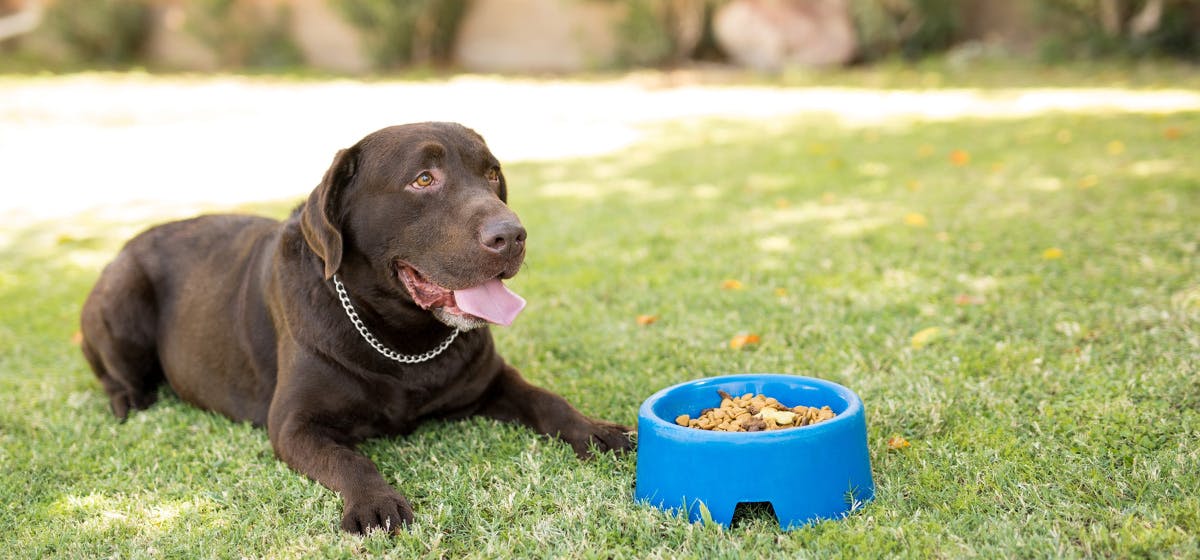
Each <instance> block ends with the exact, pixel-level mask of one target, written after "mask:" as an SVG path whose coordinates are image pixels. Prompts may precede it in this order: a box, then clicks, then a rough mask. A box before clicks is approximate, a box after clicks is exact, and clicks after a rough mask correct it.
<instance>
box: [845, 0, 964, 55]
mask: <svg viewBox="0 0 1200 560" xmlns="http://www.w3.org/2000/svg"><path fill="white" fill-rule="evenodd" d="M960 4H961V3H960V2H956V1H954V0H851V2H850V10H851V14H852V16H853V17H854V22H855V26H856V27H857V28H858V35H859V45H860V49H859V50H860V53H861V56H862V57H863V58H864V59H867V60H872V59H878V58H883V57H885V56H890V55H892V54H894V53H897V52H899V53H901V54H903V55H904V56H905V58H909V59H916V58H921V57H924V56H928V55H930V54H934V53H937V52H941V51H943V50H946V49H947V48H949V47H950V46H952V45H953V44H954V42H955V41H956V40H958V39H959V34H960V32H961V29H962V22H961V21H960V10H961V6H960Z"/></svg>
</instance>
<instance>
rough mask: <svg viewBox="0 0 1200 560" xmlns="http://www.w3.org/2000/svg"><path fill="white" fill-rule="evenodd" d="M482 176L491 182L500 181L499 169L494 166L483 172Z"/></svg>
mask: <svg viewBox="0 0 1200 560" xmlns="http://www.w3.org/2000/svg"><path fill="white" fill-rule="evenodd" d="M483 176H484V178H486V179H487V180H488V181H490V182H492V183H498V182H500V170H499V169H496V168H495V167H493V168H491V169H489V170H487V173H484V174H483Z"/></svg>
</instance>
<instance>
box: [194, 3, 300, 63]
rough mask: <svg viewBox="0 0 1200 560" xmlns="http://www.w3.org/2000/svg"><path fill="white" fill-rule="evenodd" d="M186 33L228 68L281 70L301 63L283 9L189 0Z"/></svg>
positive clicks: (282, 7) (287, 13) (286, 12)
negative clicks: (197, 40)
mask: <svg viewBox="0 0 1200 560" xmlns="http://www.w3.org/2000/svg"><path fill="white" fill-rule="evenodd" d="M187 16H188V17H187V24H186V28H187V31H188V32H189V33H191V34H192V35H193V36H195V37H196V38H197V39H199V40H200V41H201V42H202V43H204V44H205V46H207V47H208V48H210V49H212V51H213V52H214V53H215V54H216V55H217V58H218V59H219V60H220V62H221V64H222V65H224V66H227V67H235V68H237V67H251V68H281V67H289V66H297V65H299V64H300V63H301V62H303V57H302V56H301V54H300V49H299V48H297V47H296V44H295V43H294V42H293V41H292V40H291V37H290V36H289V32H288V26H287V23H288V19H289V17H290V13H289V11H288V9H287V8H286V7H284V6H271V7H268V6H266V5H264V6H255V5H253V4H252V3H248V2H239V1H238V0H192V1H191V2H189V3H188V5H187Z"/></svg>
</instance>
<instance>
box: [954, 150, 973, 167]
mask: <svg viewBox="0 0 1200 560" xmlns="http://www.w3.org/2000/svg"><path fill="white" fill-rule="evenodd" d="M950 163H953V164H954V165H960V166H961V165H966V164H968V163H971V154H970V153H968V152H967V151H966V150H954V151H952V152H950Z"/></svg>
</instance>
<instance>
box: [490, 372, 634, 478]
mask: <svg viewBox="0 0 1200 560" xmlns="http://www.w3.org/2000/svg"><path fill="white" fill-rule="evenodd" d="M488 397H489V399H488V400H487V401H486V402H485V403H484V404H483V407H482V408H481V409H480V411H479V412H480V414H482V415H484V416H490V417H492V418H496V419H498V420H502V421H505V422H514V421H515V422H520V423H522V424H525V425H526V426H529V427H530V428H533V429H534V430H536V431H537V432H538V433H541V434H545V435H549V436H554V437H557V438H559V439H561V440H563V441H566V442H567V443H569V444H571V448H572V449H574V450H575V453H576V454H577V455H579V457H581V458H583V457H587V456H589V455H591V452H592V450H593V449H595V450H598V451H610V450H611V451H624V450H627V449H629V448H631V447H632V442H631V441H630V439H629V433H630V432H632V430H631V429H630V428H629V427H627V426H622V425H620V424H615V423H612V422H607V421H604V420H598V419H595V418H589V417H587V416H584V415H583V414H582V413H581V412H579V411H578V410H575V407H573V406H571V404H570V403H568V402H567V400H566V399H564V398H562V397H560V396H558V395H556V394H554V393H551V392H550V391H547V390H545V389H542V388H540V387H536V386H534V385H531V384H530V383H529V382H528V381H525V379H524V378H522V377H521V374H520V373H518V372H517V370H516V369H514V368H513V367H512V366H509V365H507V364H506V365H504V371H503V372H502V373H501V374H500V375H499V376H497V378H496V380H495V381H494V382H493V385H492V388H491V392H490V393H489V394H488Z"/></svg>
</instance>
